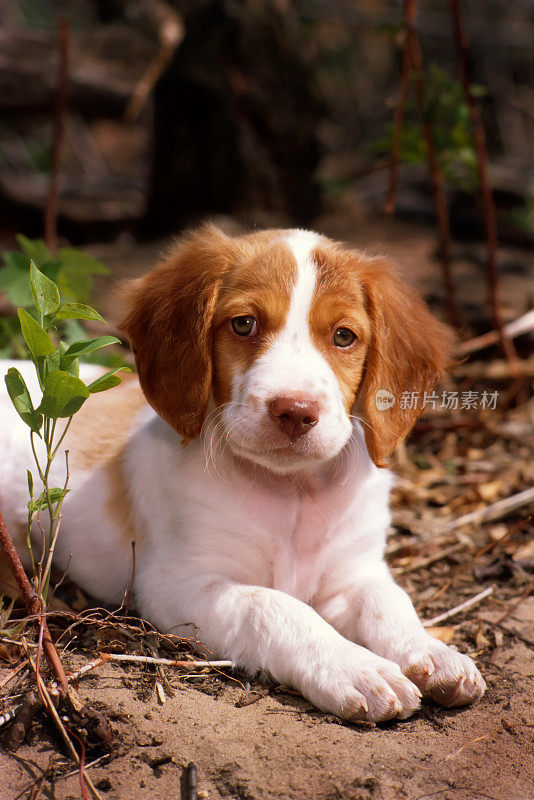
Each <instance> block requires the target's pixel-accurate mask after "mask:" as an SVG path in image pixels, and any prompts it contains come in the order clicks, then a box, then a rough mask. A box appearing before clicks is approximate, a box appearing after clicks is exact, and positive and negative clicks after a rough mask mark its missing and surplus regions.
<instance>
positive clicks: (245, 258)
mask: <svg viewBox="0 0 534 800" xmlns="http://www.w3.org/2000/svg"><path fill="white" fill-rule="evenodd" d="M279 236H280V232H279V231H276V232H270V231H263V232H261V233H259V234H256V235H253V236H248V237H243V240H242V242H241V244H242V249H241V252H240V254H239V258H238V260H237V261H236V263H235V265H234V267H233V269H232V271H231V272H230V273H229V274H228V275H227V276H226V277H225V279H224V281H223V284H222V287H221V291H220V294H219V299H218V302H217V307H216V310H215V319H214V326H215V339H214V347H213V354H214V359H213V360H214V380H213V393H214V397H215V399H216V401H217V402H218V403H225V402H228V401H229V400H230V398H231V396H232V378H233V376H234V375H235V374H236V373H239V374H243V373H244V372H245V371H246V370H247V369H248V368H249V367H250V366H251V365H252V363H253V362H254V361H255V360H256V359H257V358H258V357H259V356H260V355H261V354H262V353H264V352H265V351H266V350H267V349H268V347H269V345H270V343H271V342H272V340H273V338H274V337H275V336H276V334H277V333H278V332H279V331H280V329H281V328H282V327H283V325H284V324H285V321H286V318H287V313H288V311H289V306H290V303H291V292H292V289H293V286H294V283H295V280H296V276H297V264H296V261H295V257H294V256H293V254H292V252H291V250H290V249H289V247H287V245H286V244H285V243H284V242H283V241H280V240H279ZM246 315H250V316H252V317H254V318H255V319H256V324H257V331H256V333H255V334H253V335H251V336H238V335H237V334H236V333H235V332H234V331H233V329H232V325H231V321H232V318H234V317H237V316H246Z"/></svg>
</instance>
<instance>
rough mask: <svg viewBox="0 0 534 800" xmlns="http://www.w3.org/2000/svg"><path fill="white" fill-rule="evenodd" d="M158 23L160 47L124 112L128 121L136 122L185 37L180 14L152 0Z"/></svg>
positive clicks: (157, 0) (153, 11) (152, 7)
mask: <svg viewBox="0 0 534 800" xmlns="http://www.w3.org/2000/svg"><path fill="white" fill-rule="evenodd" d="M149 7H150V8H151V11H152V13H153V15H154V16H155V17H156V21H157V23H158V34H159V39H160V49H159V52H158V53H157V55H156V57H155V58H154V60H153V61H152V62H151V63H150V64H149V65H148V67H147V69H146V71H145V73H144V74H143V76H142V78H141V80H140V81H139V82H138V83H137V85H136V87H135V89H134V92H133V94H132V96H131V98H130V102H129V103H128V106H127V108H126V111H125V113H124V118H125V120H126V121H127V122H135V120H136V119H137V117H138V116H139V113H140V111H141V109H142V107H143V106H144V104H145V103H146V101H147V98H148V96H149V94H150V92H151V91H152V89H153V88H154V86H155V84H156V83H157V81H158V80H159V78H160V77H161V76H162V75H163V73H164V71H165V69H166V68H167V66H168V64H169V62H170V60H171V58H172V57H173V55H174V51H175V50H176V48H177V47H178V45H179V44H180V42H181V41H182V39H183V38H184V34H185V31H184V26H183V23H182V20H181V19H180V17H179V16H178V14H177V13H176V12H175V11H174V10H173V9H172V8H170V7H169V6H168V5H167V3H163V2H161V0H156V1H155V2H154V0H152V4H151V5H149Z"/></svg>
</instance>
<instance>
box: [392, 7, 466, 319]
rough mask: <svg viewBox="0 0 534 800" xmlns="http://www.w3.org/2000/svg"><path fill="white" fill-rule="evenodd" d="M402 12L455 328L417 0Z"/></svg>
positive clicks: (447, 237)
mask: <svg viewBox="0 0 534 800" xmlns="http://www.w3.org/2000/svg"><path fill="white" fill-rule="evenodd" d="M404 15H405V24H406V31H407V42H406V46H407V48H408V52H409V56H410V64H411V66H412V69H413V72H414V81H415V96H416V98H417V105H418V107H419V114H420V115H421V123H422V126H423V136H424V139H425V144H426V155H427V161H428V168H429V171H430V179H431V183H432V192H433V194H434V203H435V204H436V213H437V215H438V226H439V241H440V245H439V249H440V258H441V271H442V275H443V283H444V286H445V299H446V304H447V313H448V316H449V320H450V322H451V323H452V324H453V325H455V326H456V327H459V325H460V321H459V316H458V310H457V308H456V300H455V297H454V284H453V280H452V274H451V263H450V250H451V231H450V223H449V210H448V207H447V198H446V196H445V189H444V186H443V175H442V173H441V170H440V168H439V161H438V157H437V154H436V148H435V144H434V133H433V130H432V126H431V124H430V120H429V118H428V115H427V112H426V109H425V85H424V80H423V58H422V55H421V47H420V45H419V37H418V35H417V30H416V28H415V15H416V0H405V5H404Z"/></svg>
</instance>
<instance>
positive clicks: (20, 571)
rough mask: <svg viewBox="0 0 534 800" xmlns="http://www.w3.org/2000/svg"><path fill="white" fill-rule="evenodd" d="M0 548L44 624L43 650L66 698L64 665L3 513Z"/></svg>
mask: <svg viewBox="0 0 534 800" xmlns="http://www.w3.org/2000/svg"><path fill="white" fill-rule="evenodd" d="M0 547H1V548H2V550H3V551H4V553H5V557H6V559H7V563H8V565H9V568H10V570H11V572H12V574H13V577H14V578H15V580H16V582H17V586H18V587H19V591H20V594H21V598H22V601H23V603H24V605H25V606H26V610H27V612H28V614H30V615H32V616H33V615H34V616H35V617H36V621H37V624H38V625H41V620H43V622H42V625H43V650H44V652H45V655H46V658H47V660H48V663H49V664H50V667H51V669H52V671H53V673H54V675H55V676H56V678H57V680H58V683H59V687H60V691H61V694H62V696H63V697H64V696H65V695H66V694H67V691H68V688H67V677H66V675H65V670H64V669H63V665H62V663H61V661H60V659H59V656H58V653H57V650H56V648H55V647H54V643H53V642H52V637H51V636H50V631H49V630H48V625H47V624H46V621H45V620H44V618H43V607H42V605H41V601H40V600H39V597H38V595H37V592H36V591H35V589H34V588H33V586H32V585H31V583H30V581H29V580H28V576H27V575H26V573H25V572H24V567H23V566H22V563H21V561H20V558H19V557H18V554H17V551H16V550H15V546H14V545H13V541H12V539H11V536H10V535H9V531H8V529H7V526H6V523H5V520H4V517H3V514H2V512H1V511H0Z"/></svg>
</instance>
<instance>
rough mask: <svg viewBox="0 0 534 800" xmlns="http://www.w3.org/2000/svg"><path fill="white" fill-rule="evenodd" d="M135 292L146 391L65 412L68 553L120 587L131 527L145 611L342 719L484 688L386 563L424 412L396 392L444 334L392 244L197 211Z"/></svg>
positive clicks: (103, 594) (136, 339)
mask: <svg viewBox="0 0 534 800" xmlns="http://www.w3.org/2000/svg"><path fill="white" fill-rule="evenodd" d="M127 302H128V312H127V315H126V319H125V321H124V323H123V327H124V330H125V331H126V333H127V335H128V337H129V338H130V340H131V342H132V345H133V348H134V352H135V354H136V360H137V366H138V372H139V382H140V385H141V389H142V391H143V393H144V397H143V394H142V393H141V391H140V389H139V386H138V384H137V382H136V381H135V380H133V381H125V382H124V384H123V385H122V386H121V387H119V388H118V389H115V390H113V391H112V392H110V393H108V394H104V395H101V396H96V397H94V398H91V399H90V401H89V402H88V403H87V404H86V406H84V408H83V409H82V411H81V412H80V414H79V419H78V418H76V420H75V423H74V425H73V429H72V432H69V435H68V441H67V442H66V445H65V446H66V447H68V448H69V449H70V464H71V484H70V485H71V489H72V491H71V493H70V494H69V495H68V498H67V500H66V502H65V505H64V519H63V523H62V529H61V535H60V539H59V543H58V546H57V561H58V566H59V567H60V568H67V567H68V571H69V573H70V575H71V576H72V577H73V578H74V579H75V580H77V581H78V582H79V583H80V584H81V585H82V586H83V587H84V588H85V589H87V590H88V591H90V592H91V593H93V594H94V595H96V596H98V597H100V598H102V599H103V600H106V601H117V600H119V599H120V598H121V597H122V595H123V592H124V591H125V588H126V587H127V585H128V582H129V579H130V575H131V546H130V542H131V540H132V539H133V538H135V539H136V542H137V547H136V554H137V566H136V570H135V585H134V591H135V600H136V605H137V608H138V610H139V612H140V613H141V614H142V615H143V616H145V617H146V618H148V619H149V620H151V621H152V622H153V623H154V624H155V625H157V626H158V627H160V628H161V629H163V630H167V631H172V632H175V633H185V634H191V632H192V630H191V627H190V626H191V625H192V626H194V629H195V632H196V634H197V636H198V638H199V639H200V640H201V641H202V642H204V643H205V644H206V645H207V647H208V648H209V649H210V650H211V651H212V652H213V653H214V655H216V656H218V657H223V658H229V659H231V660H232V661H234V663H236V664H239V665H240V666H242V667H244V668H246V669H247V670H249V671H250V672H254V671H256V670H257V669H259V668H263V669H265V670H268V671H269V672H270V673H271V674H272V675H273V676H274V678H275V679H276V680H278V681H280V682H283V683H286V684H289V685H291V686H294V687H295V688H297V689H299V690H300V691H301V692H302V693H303V694H304V695H305V696H306V697H307V698H308V699H309V700H310V701H311V702H313V703H314V704H315V705H317V706H318V707H319V708H322V709H324V710H325V711H329V712H332V713H334V714H337V715H338V716H340V717H342V718H344V719H353V720H354V719H368V720H386V719H391V718H394V717H400V718H404V717H407V716H409V715H410V714H412V713H413V712H414V711H415V709H417V707H418V705H419V702H420V697H421V693H422V694H423V695H425V696H429V697H432V698H433V699H434V700H436V701H437V702H439V703H441V704H442V705H446V706H452V705H463V704H466V703H470V702H472V701H474V700H477V699H478V698H479V697H481V695H482V694H483V692H484V688H485V684H484V681H483V679H482V677H481V676H480V674H479V672H478V670H477V669H476V667H475V665H474V663H473V661H472V660H471V659H470V658H468V657H466V656H464V655H461V654H460V653H458V652H456V651H455V650H452V649H450V648H448V647H446V646H445V645H444V644H442V643H441V642H439V641H437V640H436V639H434V638H432V637H431V636H429V635H428V634H427V633H426V631H425V630H424V628H423V627H422V625H421V623H420V622H419V620H418V618H417V615H416V613H415V611H414V609H413V606H412V603H411V602H410V600H409V598H408V596H407V595H406V593H405V592H404V591H402V590H401V589H400V588H399V587H398V586H396V584H395V583H394V582H393V580H392V578H391V575H390V573H389V571H388V569H387V567H386V565H385V563H384V560H383V553H384V545H385V532H386V530H387V528H388V525H389V522H390V514H389V510H388V496H389V490H390V486H391V475H390V473H389V472H388V471H387V469H384V468H383V467H384V465H385V464H386V463H387V458H388V456H389V455H390V453H391V452H392V450H393V449H394V447H395V446H396V445H397V443H398V442H399V441H401V440H402V439H403V438H404V437H405V436H406V434H407V433H408V431H409V430H410V428H411V427H412V425H413V424H414V422H415V419H416V416H417V411H416V410H414V409H410V408H405V407H403V404H402V403H401V402H400V397H401V395H402V393H403V392H405V391H410V392H412V391H413V392H420V393H423V392H425V391H430V390H431V388H432V386H433V385H434V383H435V382H436V380H437V379H439V377H440V376H441V375H442V374H443V372H444V370H445V368H446V366H447V362H448V359H449V353H450V348H451V337H450V335H449V332H448V330H447V329H446V328H445V327H444V326H442V325H441V324H440V323H439V322H438V321H437V320H436V319H435V318H434V317H433V316H432V315H431V314H430V313H429V311H428V310H427V309H426V307H425V306H424V304H423V303H422V302H421V300H420V299H419V298H418V296H417V295H416V294H415V293H414V291H413V290H411V289H410V288H408V287H407V286H406V285H405V284H404V283H403V282H402V281H401V280H400V278H399V277H398V275H397V273H396V271H395V269H394V268H393V267H392V265H391V264H390V263H389V262H388V261H387V259H385V258H383V257H376V258H374V257H370V256H368V255H365V254H363V253H360V252H356V251H353V250H349V249H346V248H344V247H342V246H340V245H337V244H334V243H333V242H331V241H330V240H328V239H326V238H325V237H323V236H319V235H317V234H315V233H311V232H308V231H303V230H269V231H262V232H256V233H252V234H249V235H246V236H236V237H229V236H226V235H225V234H223V233H222V232H221V231H219V230H217V229H216V228H214V227H212V226H205V227H203V228H201V229H200V230H197V231H195V232H193V233H191V234H189V235H188V236H186V237H184V238H183V239H182V240H181V241H180V242H179V243H178V244H177V246H176V248H175V250H174V251H173V252H172V253H171V255H170V257H169V258H168V259H167V260H166V261H165V262H164V263H162V264H161V265H160V266H158V267H157V268H156V269H155V270H154V271H153V272H152V273H150V274H149V275H147V276H146V277H145V278H143V279H141V280H139V281H136V282H134V283H133V285H132V286H131V288H130V290H129V295H128V301H127ZM91 369H92V368H86V370H88V371H89V370H91ZM384 397H385V398H386V402H385V403H384V402H383V398H384ZM145 398H146V400H148V404H147V403H146V401H145ZM392 400H393V402H392ZM1 402H2V406H1V413H2V439H3V452H4V453H6V454H7V455H6V457H5V458H4V459H3V463H2V465H1V467H0V485H1V487H2V489H1V490H0V491H1V495H2V496H1V497H0V503H1V505H2V507H3V508H4V509H5V514H6V516H7V521H8V524H9V525H10V526H11V527H12V529H13V530H19V531H21V534H20V535H21V542H22V530H23V526H24V521H25V497H24V492H23V490H22V489H21V487H22V486H23V484H24V483H25V481H24V480H23V476H24V470H25V468H26V466H29V465H30V463H31V459H30V454H29V452H28V448H27V445H26V432H25V430H22V428H23V426H21V425H20V424H18V421H17V420H16V419H15V414H14V412H13V411H12V409H11V406H10V403H9V402H8V400H6V399H3V400H2V401H1ZM149 404H150V405H149ZM183 444H187V446H186V447H184V446H183ZM58 466H59V465H58ZM57 480H58V481H59V482H61V477H60V476H59V475H58V477H57Z"/></svg>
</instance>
